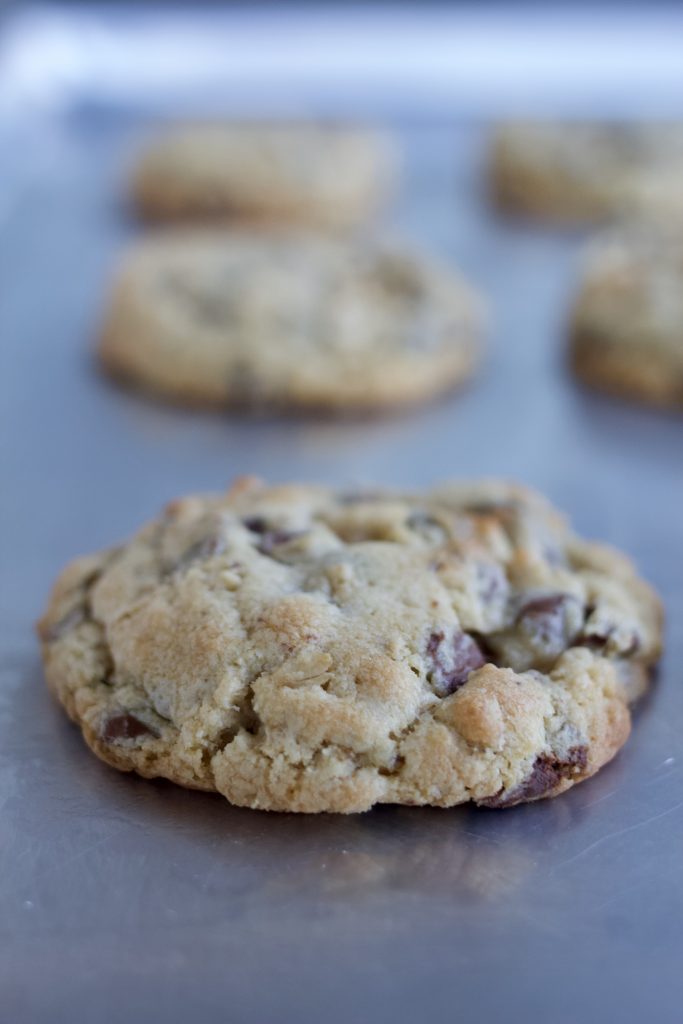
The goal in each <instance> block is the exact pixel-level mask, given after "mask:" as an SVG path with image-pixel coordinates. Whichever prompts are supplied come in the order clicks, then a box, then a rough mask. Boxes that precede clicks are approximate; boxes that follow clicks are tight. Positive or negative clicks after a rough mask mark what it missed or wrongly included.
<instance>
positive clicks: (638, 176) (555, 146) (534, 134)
mask: <svg viewBox="0 0 683 1024" xmlns="http://www.w3.org/2000/svg"><path fill="white" fill-rule="evenodd" d="M681 175H683V124H682V123H680V122H669V123H666V122H648V123H638V122H621V123H611V124H605V123H600V122H583V121H566V122H535V123H534V122H527V123H524V122H520V123H511V124H507V125H503V126H501V127H500V128H499V129H498V130H497V132H496V135H495V137H494V144H493V150H492V166H491V178H492V187H493V191H494V195H495V197H496V199H497V201H498V202H499V204H500V205H501V206H502V207H503V208H504V209H507V210H510V211H513V212H519V213H524V214H528V215H531V216H534V217H539V218H543V219H549V220H564V221H600V220H605V219H613V218H615V217H621V216H633V215H638V216H643V217H653V218H666V217H667V216H671V215H674V216H675V215H678V216H680V215H681V214H682V213H683V201H682V200H681V197H680V186H679V185H678V183H679V182H680V180H681Z"/></svg>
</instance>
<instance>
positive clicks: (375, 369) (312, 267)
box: [101, 231, 482, 410]
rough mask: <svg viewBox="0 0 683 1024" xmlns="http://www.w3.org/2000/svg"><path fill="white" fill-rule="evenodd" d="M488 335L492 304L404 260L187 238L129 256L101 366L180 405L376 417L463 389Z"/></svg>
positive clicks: (141, 247)
mask: <svg viewBox="0 0 683 1024" xmlns="http://www.w3.org/2000/svg"><path fill="white" fill-rule="evenodd" d="M481 335H482V313H481V305H480V302H479V300H478V299H477V298H476V296H475V295H474V293H473V292H472V290H471V289H470V288H469V287H468V285H466V284H465V283H464V282H463V280H462V279H461V278H460V276H459V275H458V274H457V273H456V272H455V271H453V270H451V269H450V268H447V267H445V266H441V265H440V264H438V263H437V262H435V261H431V260H429V259H426V258H425V257H423V256H422V255H420V254H418V253H414V252H412V251H410V250H408V249H406V248H403V247H400V246H396V245H393V244H390V243H386V244H382V243H379V244H366V243H355V242H346V241H341V240H337V239H332V238H330V237H329V236H308V237H303V236H292V235H289V234H282V233H280V234H273V233H269V234H260V235H259V234H250V235H247V234H244V235H242V234H234V233H229V232H225V233H223V232H210V231H204V232H192V233H186V232H176V233H162V234H161V235H157V236H156V237H151V238H147V239H144V240H143V241H142V242H140V243H138V244H137V245H136V246H135V248H134V249H133V251H132V252H131V254H130V256H129V257H128V259H127V261H126V263H125V266H124V268H123V271H122V273H121V275H120V277H119V280H118V283H117V285H116V287H115V291H114V295H113V298H112V301H111V304H110V307H109V311H108V314H107V317H106V323H105V328H104V332H103V338H102V343H101V356H102V359H103V361H104V363H105V365H106V366H107V367H108V368H109V369H110V370H112V371H114V372H116V373H118V374H121V375H124V376H125V377H127V378H128V379H130V380H131V381H133V382H135V383H138V384H140V385H144V386H146V387H147V388H150V389H152V390H154V391H156V392H158V393H160V394H163V395H166V396H168V397H169V398H175V399H180V400H185V401H190V402H196V403H213V404H216V403H218V404H221V405H224V406H226V407H227V406H245V405H251V406H259V407H261V406H264V407H271V406H275V407H282V408H284V407H287V406H293V407H296V408H302V409H305V408H315V409H328V410H344V409H357V408H365V409H368V410H371V409H374V408H381V407H382V406H387V405H395V404H400V403H407V402H412V401H418V400H421V399H426V398H429V397H431V396H433V395H436V394H438V393H440V392H443V391H446V390H448V389H451V388H453V387H454V386H455V385H457V384H459V383H460V382H461V381H462V380H464V379H465V378H466V377H468V376H469V375H470V373H471V372H472V370H473V368H474V366H475V364H476V362H477V359H478V356H479V352H480V348H481Z"/></svg>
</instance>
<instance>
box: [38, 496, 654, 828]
mask: <svg viewBox="0 0 683 1024" xmlns="http://www.w3.org/2000/svg"><path fill="white" fill-rule="evenodd" d="M39 628H40V635H41V638H42V640H43V644H44V656H45V664H46V671H47V678H48V681H49V684H50V686H51V687H52V689H53V690H54V692H55V693H56V694H57V696H58V697H59V699H60V700H61V701H62V703H63V704H64V705H65V706H66V708H67V709H68V711H69V712H70V714H71V715H72V716H73V717H74V718H75V719H76V720H77V721H79V722H80V724H81V727H82V729H83V731H84V734H85V737H86V739H87V741H88V743H89V744H90V745H91V746H92V748H93V749H94V750H95V751H96V752H97V753H98V754H99V755H100V756H101V757H103V758H104V759H105V760H107V761H109V762H110V763H112V764H115V765H117V766H118V767H121V768H125V769H134V770H136V771H138V772H140V773H141V774H143V775H150V776H153V775H161V776H165V777H167V778H171V779H173V780H175V781H177V782H180V783H182V784H184V785H187V786H194V787H200V788H206V789H217V790H219V791H220V792H222V793H223V794H225V795H226V796H227V797H228V799H230V800H231V801H233V802H234V803H238V804H242V805H246V806H251V807H260V808H268V809H276V810H296V811H319V810H332V811H335V810H336V811H357V810H364V809H366V808H368V807H370V806H371V805H372V804H373V803H376V802H390V803H391V802H397V803H409V804H410V803H420V804H422V803H424V804H435V805H441V806H448V805H452V804H456V803H459V802H462V801H465V800H469V799H472V800H475V801H477V802H478V803H482V804H489V805H492V806H507V805H509V804H513V803H517V802H520V801H523V800H530V799H534V798H537V797H541V796H547V795H554V794H555V793H558V792H560V791H562V790H563V789H565V788H567V787H568V786H570V785H571V784H572V783H574V782H576V781H579V780H581V779H582V778H585V777H587V776H588V775H590V774H592V773H593V772H594V771H596V770H597V768H598V767H600V765H601V764H603V763H604V762H605V761H606V760H608V759H609V758H610V757H611V756H612V755H613V754H614V753H615V751H616V750H617V749H618V748H619V747H620V746H621V744H622V743H623V742H624V740H625V739H626V737H627V735H628V731H629V713H628V709H627V701H628V699H629V698H631V697H633V696H635V695H637V694H638V693H639V692H641V691H642V689H643V687H644V685H645V682H646V678H647V668H648V666H649V665H650V664H651V663H652V662H653V661H654V660H655V659H656V657H657V655H658V651H659V642H660V611H659V605H658V602H657V600H656V598H655V597H654V595H653V593H652V591H651V590H650V589H649V587H648V586H647V585H646V584H644V583H643V582H642V581H641V580H639V579H638V578H637V576H636V575H635V573H634V570H633V568H632V566H631V564H630V563H629V562H628V561H627V560H626V559H625V558H624V557H623V556H621V555H619V554H617V553H616V552H614V551H611V550H610V549H607V548H604V547H601V546H598V545H594V544H589V543H586V542H583V541H580V540H578V539H577V538H576V537H575V536H574V535H573V534H572V533H570V532H569V530H568V529H567V527H566V526H565V524H564V522H563V520H562V519H561V518H559V517H558V516H557V514H556V513H555V512H554V511H553V510H552V509H551V508H550V507H549V506H548V505H547V504H546V503H545V502H544V501H543V500H542V499H541V498H539V497H537V496H535V495H533V494H531V493H529V492H527V491H525V490H523V489H520V488H518V487H514V486H510V485H505V484H501V483H483V484H472V485H468V484H463V485H457V486H455V485H454V486H446V487H443V488H439V489H437V490H434V491H432V492H430V493H427V494H424V495H418V494H387V493H357V494H356V493H334V492H332V491H330V490H328V489H326V488H318V487H295V486H280V487H265V486H263V485H261V484H259V483H258V482H255V481H251V480H246V481H239V482H238V483H237V484H236V485H235V486H234V487H233V488H232V490H231V491H230V492H229V493H228V494H227V496H225V497H222V498H187V499H183V500H180V501H176V502H173V503H172V504H171V505H170V506H169V507H168V508H167V510H166V512H165V514H164V516H163V517H162V518H161V519H160V520H158V521H156V522H154V523H151V524H150V525H148V526H147V527H145V528H144V529H143V530H142V531H141V532H140V533H139V534H138V535H137V537H135V538H134V539H133V540H132V541H130V542H129V543H127V544H125V545H124V546H123V547H121V548H117V549H114V550H111V551H108V552H105V553H103V554H100V555H96V556H93V557H89V558H84V559H81V560H78V561H77V562H75V563H73V564H72V565H71V566H69V567H68V568H67V569H66V570H65V572H64V573H63V574H62V576H61V577H60V579H59V581H58V583H57V585H56V587H55V590H54V593H53V596H52V600H51V602H50V606H49V608H48V611H47V613H46V615H45V617H44V618H43V620H42V622H41V623H40V627H39Z"/></svg>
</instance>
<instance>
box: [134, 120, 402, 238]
mask: <svg viewBox="0 0 683 1024" xmlns="http://www.w3.org/2000/svg"><path fill="white" fill-rule="evenodd" d="M394 158H395V154H394V150H393V146H392V144H391V141H390V140H389V139H388V138H387V137H385V136H384V135H382V134H381V133H379V132H376V131H373V130H371V129H369V128H361V127H345V126H340V125H330V124H318V123H306V122H300V123H297V122H290V123H287V122H281V123H268V122H264V123H258V122H244V123H240V122H235V123H228V122H226V123H206V124H204V123H197V124H188V125H186V126H178V127H176V128H171V129H169V130H168V131H167V133H166V134H165V135H162V136H160V137H159V138H158V139H157V140H156V141H153V142H150V144H149V146H148V148H147V150H146V151H145V152H143V154H142V155H141V157H140V159H139V162H138V165H137V167H136V168H135V170H134V174H133V180H132V183H131V187H132V193H133V200H134V203H135V206H136V208H137V211H138V212H139V214H140V215H141V216H142V217H144V218H147V219H152V220H174V219H177V218H182V219H209V218H210V219H215V218H217V217H225V218H235V219H237V218H243V219H254V220H264V221H270V220H275V221H301V222H305V223H308V224H315V225H319V226H321V227H326V228H347V227H353V226H355V225H357V224H360V223H362V222H363V221H364V220H365V219H366V218H368V217H371V216H372V215H373V214H374V213H375V212H376V210H377V208H378V207H379V206H381V204H382V202H383V200H384V199H385V198H386V195H387V193H388V192H389V191H390V189H391V186H392V183H393V179H394V171H395V159H394Z"/></svg>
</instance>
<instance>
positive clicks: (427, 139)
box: [0, 104, 683, 1024]
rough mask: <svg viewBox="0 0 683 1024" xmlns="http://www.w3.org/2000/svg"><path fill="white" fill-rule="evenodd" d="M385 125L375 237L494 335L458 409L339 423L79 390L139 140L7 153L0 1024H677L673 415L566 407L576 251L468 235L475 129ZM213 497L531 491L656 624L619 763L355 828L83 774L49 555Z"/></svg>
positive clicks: (546, 237) (502, 232)
mask: <svg viewBox="0 0 683 1024" xmlns="http://www.w3.org/2000/svg"><path fill="white" fill-rule="evenodd" d="M24 127H26V126H24ZM393 127H394V130H395V131H396V133H397V135H398V136H399V137H400V139H401V141H402V144H403V146H404V149H405V152H406V171H405V186H404V188H403V190H402V192H401V194H400V196H399V197H398V200H397V202H396V205H395V208H394V210H393V212H392V215H391V218H390V220H391V224H392V226H393V227H394V228H395V229H396V230H398V231H400V233H401V234H404V235H408V236H411V237H415V238H416V239H417V240H418V241H421V242H422V243H424V244H425V245H427V246H429V247H431V248H432V249H434V250H436V251H437V252H440V253H441V254H442V255H444V256H445V257H446V258H450V259H453V260H454V261H456V262H458V263H459V264H460V265H461V266H462V268H463V269H464V270H465V272H466V273H467V274H468V275H469V276H470V277H471V278H472V279H473V280H475V281H476V282H478V284H479V285H480V287H481V288H482V289H483V290H484V291H485V292H486V293H487V294H488V296H489V299H490V303H491V308H492V328H491V335H490V345H489V354H488V359H487V362H486V365H485V366H484V368H483V370H482V372H481V374H480V375H479V378H478V379H477V381H476V382H475V383H474V384H473V385H472V386H471V387H470V388H469V389H467V390H466V391H464V392H463V393H462V394H460V395H457V396H454V397H452V398H449V399H448V400H445V401H441V402H439V403H437V404H434V405H432V406H428V407H425V408H423V409H421V410H415V411H413V412H411V413H408V414H403V415H400V416H399V415H396V416H392V417H389V418H383V419H375V420H365V421H362V422H349V421H342V422H335V421H324V422H319V421H312V420H310V419H297V418H290V419H282V420H263V419H259V418H247V419H245V418H242V417H237V416H231V415H229V414H226V415H216V414H213V413H212V414H201V413H192V412H186V411H179V410H177V409H173V408H169V407H165V406H163V405H161V404H159V405H156V404H153V403H151V402H149V401H146V400H144V399H143V398H141V397H137V396H135V395H133V394H130V393H127V392H125V391H123V390H120V389H119V388H117V387H116V386H115V385H113V384H110V383H109V382H108V381H106V380H105V379H103V378H102V377H100V376H99V375H98V372H97V370H96V368H95V366H94V363H93V359H92V356H91V349H92V343H93V338H94V335H95V333H96V330H97V324H98V317H99V313H100V309H101V305H102V301H103V296H104V293H105V291H106V287H107V281H108V275H109V272H110V269H111V267H112V264H113V262H114V261H115V259H116V255H117V253H118V251H119V249H120V247H121V246H122V244H123V243H124V242H125V241H126V240H127V239H128V238H129V237H131V236H132V235H133V234H134V233H135V230H136V229H135V227H134V225H132V224H131V223H130V222H128V220H127V219H126V216H125V213H124V212H123V211H122V207H121V205H120V201H119V197H120V189H121V181H122V177H123V174H124V172H125V167H126V163H127V160H128V158H129V153H130V149H131V146H132V145H133V144H134V142H135V140H136V139H137V138H138V137H139V135H140V132H141V131H142V128H143V125H142V123H141V122H140V120H139V119H138V118H136V117H135V116H133V114H132V113H131V112H130V110H128V109H127V110H124V109H120V110H117V109H116V108H115V107H114V106H110V107H109V108H108V109H107V110H106V111H105V110H104V109H99V110H98V111H94V110H93V109H91V108H88V106H87V104H86V105H85V106H81V107H78V106H73V108H69V109H68V110H63V111H61V112H60V116H59V117H56V116H55V117H54V118H51V117H44V118H43V120H42V121H41V122H40V124H39V125H38V124H36V126H34V128H35V130H33V131H32V134H31V139H32V142H31V146H30V147H22V146H12V147H8V146H6V147H5V148H4V150H3V156H4V154H5V153H6V154H7V157H8V159H7V161H6V163H7V166H6V167H5V169H4V171H3V170H0V176H2V180H4V181H5V182H7V181H8V180H9V178H8V175H9V173H10V171H11V170H13V171H14V179H13V180H14V182H15V184H16V183H17V182H20V183H21V188H20V189H14V191H13V192H12V195H11V197H10V196H9V193H7V194H6V195H4V197H3V196H2V194H0V198H4V199H7V200H8V201H6V202H3V203H2V204H0V217H1V218H2V220H1V221H0V344H1V345H2V369H1V373H0V397H1V409H0V415H1V417H2V423H1V426H2V434H1V444H2V451H1V455H2V481H3V486H2V502H1V505H0V538H1V539H2V542H1V550H2V576H1V579H2V594H1V612H2V620H1V622H2V633H1V643H2V648H1V650H2V688H1V689H0V737H1V738H0V808H1V809H0V835H1V836H2V846H1V850H0V865H1V870H0V944H1V946H2V955H1V956H0V1006H1V1007H2V1009H1V1010H0V1018H1V1019H2V1020H3V1021H4V1020H6V1021H8V1022H9V1021H12V1022H13V1024H22V1022H36V1024H42V1022H46V1024H47V1022H49V1024H62V1022H64V1024H66V1022H69V1024H73V1022H81V1021H83V1022H86V1021H87V1022H88V1024H114V1022H119V1021H122V1020H128V1021H139V1020H146V1021H164V1022H165V1024H180V1022H184V1021H187V1020H193V1021H198V1022H201V1024H204V1022H207V1024H208V1022H213V1021H216V1022H225V1021H230V1022H231V1024H271V1022H272V1024H289V1022H294V1021H296V1022H299V1024H308V1022H311V1024H313V1022H316V1024H317V1022H319V1021H326V1022H327V1024H342V1022H343V1024H348V1022H349V1021H366V1020H367V1021H371V1022H373V1024H403V1022H408V1021H412V1020H428V1021H430V1022H439V1021H448V1022H451V1021H453V1020H458V1021H468V1022H469V1021H486V1022H491V1024H497V1022H501V1024H503V1022H516V1021H524V1022H527V1021H537V1020H538V1021H540V1020H544V1021H553V1022H554V1024H565V1022H566V1024H569V1022H572V1024H573V1022H575V1021H578V1020H583V1021H601V1020H604V1019H610V1020H618V1021H620V1024H640V1022H642V1021H644V1020H652V1021H657V1022H658V1024H674V1022H676V1024H678V1022H680V1020H681V1014H682V1012H683V1011H682V1010H681V1006H682V1005H683V980H682V979H683V972H682V971H681V966H682V963H683V935H682V927H683V925H682V922H683V913H682V911H683V785H682V783H683V773H682V764H683V751H682V749H681V742H682V741H681V737H682V736H683V688H682V687H681V680H680V665H681V663H683V631H682V630H681V627H680V623H681V621H682V620H683V580H682V574H681V553H682V552H683V518H682V517H681V508H683V474H682V472H681V469H682V457H681V453H682V451H683V420H681V419H680V418H677V417H675V416H667V415H663V414H658V413H655V412H650V411H647V410H639V409H638V408H635V407H630V406H628V405H625V404H620V403H618V402H613V401H610V400H607V399H605V398H603V397H599V396H596V395H592V394H588V393H584V392H582V391H581V390H579V389H578V388H577V387H576V386H575V385H574V383H573V382H572V381H571V379H570V378H569V376H568V375H567V372H566V369H565V366H564V362H563V351H562V345H563V325H564V322H565V316H566V309H567V305H568V302H569V301H570V298H571V291H572V285H573V280H574V275H575V269H576V259H577V252H578V249H579V247H580V244H581V238H580V236H578V235H576V234H571V233H558V232H551V231H544V230H541V229H534V228H530V227H528V226H524V225H520V224H514V223H510V222H502V221H500V220H498V219H497V218H496V217H495V215H494V214H493V213H492V211H491V210H490V208H489V207H488V205H487V203H486V197H485V190H484V186H483V184H482V175H481V170H482V162H483V158H484V150H485V140H486V129H485V127H484V126H482V125H477V124H475V123H470V124H465V123H462V122H460V123H458V124H456V123H454V122H448V121H444V120H437V121H434V120H431V121H430V120H424V121H420V120H416V119H414V118H413V119H411V120H409V121H406V120H401V119H400V118H395V119H394V123H393ZM10 157H11V160H10ZM10 165H11V166H10ZM9 198H11V200H12V201H11V202H10V201H9ZM239 473H257V474H259V475H262V476H264V477H266V478H268V479H271V480H287V479H302V480H320V481H329V482H332V483H337V482H342V483H344V484H349V483H352V484H353V483H357V482H361V483H373V484H374V483H380V484H387V485H391V486H407V487H419V486H422V485H427V484H429V483H431V482H432V481H435V480H440V479H443V478H448V477H459V476H480V475H497V474H502V475H504V476H506V477H511V478H516V479H520V480H523V481H526V482H527V483H529V484H532V485H535V486H537V487H539V488H540V489H541V490H542V491H544V492H546V493H547V494H548V495H549V496H550V497H551V498H552V499H553V500H554V501H555V502H556V503H557V504H558V505H559V506H560V507H561V508H563V509H565V510H566V511H567V512H568V513H569V514H570V515H571V517H572V518H573V520H574V522H575V524H576V526H577V528H578V529H579V530H580V531H581V532H582V533H584V534H586V535H589V536H595V537H598V538H601V539H606V540H609V541H611V542H612V543H613V544H615V545H617V546H619V547H621V548H623V549H625V550H626V551H628V552H630V553H631V554H632V555H633V556H634V557H635V559H636V560H637V562H638V564H639V566H640V568H641V570H642V572H643V574H644V575H645V576H646V577H647V578H649V579H650V580H651V581H652V582H653V583H654V584H655V585H656V586H657V588H658V589H659V590H660V591H661V593H662V595H663V597H664V599H665V602H666V606H667V611H668V621H669V626H668V637H667V653H666V656H665V658H664V661H663V664H662V668H661V672H660V674H659V679H658V681H657V683H656V686H655V687H654V689H653V691H652V693H651V695H650V696H649V697H648V698H647V699H646V700H645V701H644V702H643V704H642V706H641V707H640V708H639V710H638V712H637V715H636V722H635V728H634V732H633V736H632V739H631V741H630V743H629V744H628V745H627V747H626V748H625V749H624V751H623V752H622V753H621V754H620V755H619V756H618V757H617V759H616V760H615V761H614V762H613V763H612V764H611V765H609V766H608V767H606V768H605V769H604V770H603V771H602V772H601V773H600V774H599V775H598V776H597V777H596V778H595V779H593V780H591V781H589V782H587V783H585V784H583V785H581V786H579V787H577V788H575V789H573V790H572V791H571V792H569V793H567V794H566V795H564V796H562V797H560V798H558V799H556V800H552V801H548V802H541V803H538V804H535V805H530V806H526V807H520V808H517V809H514V810H511V811H486V810H476V809H472V808H462V809H455V810H450V811H443V810H429V809H418V808H400V807H386V808H381V809H378V810H375V811H372V812H370V813H368V814H365V815H362V816H356V817H337V816H319V817H313V816H311V817H307V816H287V815H280V814H266V813H257V812H252V811H248V810H241V809H236V808H232V807H230V806H229V805H228V804H227V803H226V802H225V801H224V800H222V799H221V798H218V797H212V796H210V795H206V794H201V793H193V792H185V791H183V790H181V789H178V788H176V787H174V786H172V785H170V784H166V783H164V782H146V781H142V780H140V779H137V778H135V777H134V776H125V775H120V774H118V773H117V772H115V771H113V770H111V769H109V768H107V767H106V766H105V765H103V764H101V763H99V762H98V761H97V760H96V759H95V758H94V757H93V756H92V755H91V754H90V753H89V752H88V751H87V749H86V747H85V745H84V744H83V742H82V740H81V738H80V734H79V732H78V730H77V729H76V728H75V727H74V726H72V725H70V724H69V723H68V722H67V721H66V719H65V717H64V715H63V714H62V713H61V711H60V710H59V709H58V708H57V707H55V706H54V705H53V703H52V702H51V701H50V699H49V697H48V695H47V693H46V691H45V688H44V684H43V678H42V673H41V667H40V662H39V658H38V654H37V649H36V644H35V641H34V638H33V635H32V622H33V620H34V619H35V618H36V616H37V615H38V614H39V613H40V611H41V609H42V606H43V603H44V600H45V597H46V594H47V591H48V588H49V586H50V584H51V582H52V580H53V578H54V576H55V574H56V573H57V571H58V570H59V569H60V568H61V566H62V565H63V564H64V563H65V562H66V561H67V560H68V559H70V558H71V557H73V556H75V555H76V554H79V553H82V552H86V551H89V550H92V549H96V548H98V547H100V546H103V545H107V544H109V543H110V542H112V541H113V540H115V539H118V538H121V537H124V536H126V535H127V534H128V533H130V532H131V531H133V530H134V529H135V528H137V526H138V525H139V524H140V523H141V522H142V521H143V520H145V519H148V518H150V517H153V516H154V515H155V514H156V512H157V510H158V509H159V508H160V507H161V506H162V504H163V503H165V502H166V501H167V500H168V499H169V498H172V497H174V496H177V495H179V494H182V493H186V492H191V491H193V490H217V489H220V488H222V487H223V486H224V485H225V484H227V482H228V481H229V480H230V479H231V477H233V476H234V475H236V474H239Z"/></svg>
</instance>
